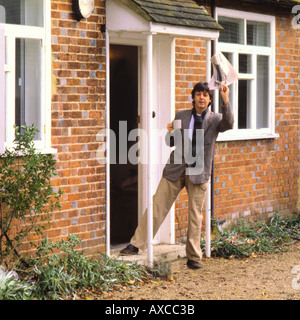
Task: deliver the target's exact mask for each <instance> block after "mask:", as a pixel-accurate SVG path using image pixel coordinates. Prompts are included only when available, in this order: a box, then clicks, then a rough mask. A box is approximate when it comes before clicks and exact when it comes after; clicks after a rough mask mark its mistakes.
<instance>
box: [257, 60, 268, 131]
mask: <svg viewBox="0 0 300 320" xmlns="http://www.w3.org/2000/svg"><path fill="white" fill-rule="evenodd" d="M256 90H257V103H256V105H257V110H256V127H257V129H260V128H268V127H269V124H268V117H269V57H266V56H257V88H256Z"/></svg>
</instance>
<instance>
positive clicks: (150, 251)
mask: <svg viewBox="0 0 300 320" xmlns="http://www.w3.org/2000/svg"><path fill="white" fill-rule="evenodd" d="M152 111H153V34H152V33H150V34H148V35H147V120H148V121H147V122H148V132H151V131H152V122H153V119H152ZM152 140H153V139H151V135H149V136H148V168H147V169H148V170H147V171H148V172H147V182H148V183H147V184H148V205H147V209H148V210H147V211H148V214H147V243H148V265H149V267H152V266H153V243H152V242H153V182H152V181H153V164H152V163H153V161H152V156H153V155H152V152H153V150H155V149H154V146H153V145H152V144H153V141H152Z"/></svg>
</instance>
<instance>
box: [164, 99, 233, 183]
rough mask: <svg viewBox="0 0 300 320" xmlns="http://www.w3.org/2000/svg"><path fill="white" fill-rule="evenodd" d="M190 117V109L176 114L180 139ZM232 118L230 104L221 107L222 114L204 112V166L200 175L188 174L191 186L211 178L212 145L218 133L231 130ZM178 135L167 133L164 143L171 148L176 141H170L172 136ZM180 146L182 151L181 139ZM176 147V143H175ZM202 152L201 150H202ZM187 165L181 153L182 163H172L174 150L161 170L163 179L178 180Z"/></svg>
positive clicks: (188, 123)
mask: <svg viewBox="0 0 300 320" xmlns="http://www.w3.org/2000/svg"><path fill="white" fill-rule="evenodd" d="M191 116H192V109H189V110H183V111H179V112H177V113H176V116H175V120H181V129H180V134H181V137H184V130H186V129H189V125H190V120H191ZM233 122H234V117H233V113H232V110H231V105H230V103H227V104H226V105H224V104H223V105H222V113H214V112H212V111H210V110H209V109H208V110H207V112H206V115H205V117H204V120H203V123H202V129H203V130H204V155H203V159H204V165H203V170H202V169H201V173H200V172H198V173H197V174H189V179H190V181H191V182H192V183H193V184H200V183H205V182H207V181H208V180H209V178H210V176H211V170H212V160H213V156H214V145H215V141H216V139H217V137H218V134H219V132H224V131H227V130H230V129H232V128H233ZM176 131H177V133H179V129H178V130H175V131H173V132H168V133H167V135H166V139H165V140H166V143H167V144H168V145H169V146H170V147H173V141H174V140H175V141H176V139H174V138H173V139H172V136H173V137H174V135H175V134H176ZM181 143H182V146H183V149H184V139H183V138H182V142H181ZM175 147H176V143H175ZM202 150H203V148H202ZM187 167H188V165H187V163H186V161H185V158H184V155H183V153H182V161H180V163H179V164H178V162H175V161H174V150H173V151H172V152H171V155H170V158H169V160H168V162H167V164H166V165H165V167H164V170H163V177H165V178H166V179H168V180H170V181H176V180H178V179H179V178H180V177H181V175H182V174H183V173H184V172H185V170H186V169H187Z"/></svg>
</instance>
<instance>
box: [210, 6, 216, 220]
mask: <svg viewBox="0 0 300 320" xmlns="http://www.w3.org/2000/svg"><path fill="white" fill-rule="evenodd" d="M210 10H211V16H212V18H214V19H215V16H216V14H215V11H216V2H215V0H211V7H210ZM215 54H216V40H212V41H211V56H213V55H215ZM211 111H212V112H214V111H215V108H214V104H212V106H211ZM214 164H215V161H214V158H213V161H212V170H211V178H210V181H211V191H210V193H211V199H210V202H211V218H214V217H215V200H214V195H215V194H214V189H215V187H214V183H215V172H214V170H215V169H214Z"/></svg>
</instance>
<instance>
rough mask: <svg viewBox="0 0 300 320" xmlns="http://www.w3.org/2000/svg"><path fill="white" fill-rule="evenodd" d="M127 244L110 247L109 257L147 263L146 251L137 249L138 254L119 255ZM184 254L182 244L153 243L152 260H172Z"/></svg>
mask: <svg viewBox="0 0 300 320" xmlns="http://www.w3.org/2000/svg"><path fill="white" fill-rule="evenodd" d="M126 246H127V244H124V245H122V246H115V247H113V248H112V249H111V257H112V258H116V259H118V260H126V261H132V262H137V263H138V264H142V265H148V251H147V250H144V251H141V250H140V251H139V253H138V254H135V255H132V256H121V255H120V250H122V249H123V248H125V247H126ZM185 256H186V252H185V245H184V244H157V245H153V262H155V261H157V262H158V261H159V262H172V261H175V260H177V259H179V258H184V257H185Z"/></svg>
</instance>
